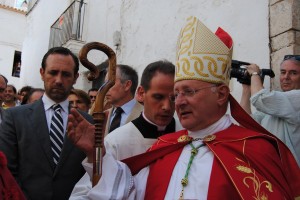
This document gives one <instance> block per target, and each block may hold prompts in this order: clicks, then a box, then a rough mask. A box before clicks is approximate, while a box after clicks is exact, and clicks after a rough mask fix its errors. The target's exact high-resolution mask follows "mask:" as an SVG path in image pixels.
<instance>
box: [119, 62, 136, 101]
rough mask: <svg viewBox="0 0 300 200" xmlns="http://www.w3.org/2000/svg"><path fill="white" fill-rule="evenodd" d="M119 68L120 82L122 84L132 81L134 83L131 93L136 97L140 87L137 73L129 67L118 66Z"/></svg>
mask: <svg viewBox="0 0 300 200" xmlns="http://www.w3.org/2000/svg"><path fill="white" fill-rule="evenodd" d="M117 68H119V71H120V81H121V83H125V82H126V81H128V80H130V81H131V82H132V85H131V88H130V92H131V94H132V96H134V95H135V90H136V88H137V85H138V81H139V80H138V79H139V78H138V74H137V72H136V71H135V70H134V69H133V68H132V67H130V66H128V65H117Z"/></svg>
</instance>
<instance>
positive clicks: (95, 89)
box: [88, 88, 98, 94]
mask: <svg viewBox="0 0 300 200" xmlns="http://www.w3.org/2000/svg"><path fill="white" fill-rule="evenodd" d="M90 92H98V89H97V88H91V89H89V90H88V94H89V93H90Z"/></svg>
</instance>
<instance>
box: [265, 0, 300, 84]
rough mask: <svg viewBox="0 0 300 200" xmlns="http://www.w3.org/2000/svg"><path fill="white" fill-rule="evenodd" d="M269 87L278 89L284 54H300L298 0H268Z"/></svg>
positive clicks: (299, 3)
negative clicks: (272, 76)
mask: <svg viewBox="0 0 300 200" xmlns="http://www.w3.org/2000/svg"><path fill="white" fill-rule="evenodd" d="M269 3H270V5H269V9H270V19H269V20H270V52H271V54H270V56H271V58H270V62H271V63H270V64H271V66H272V69H273V71H274V72H275V78H274V79H273V80H272V81H271V89H275V90H280V83H279V74H280V70H279V68H280V63H281V61H282V59H283V57H284V55H286V54H300V0H270V1H269Z"/></svg>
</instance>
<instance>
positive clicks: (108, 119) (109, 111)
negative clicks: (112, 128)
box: [104, 107, 114, 136]
mask: <svg viewBox="0 0 300 200" xmlns="http://www.w3.org/2000/svg"><path fill="white" fill-rule="evenodd" d="M113 109H114V107H112V108H110V109H108V110H107V111H108V115H107V118H106V125H105V134H104V136H106V135H107V134H108V130H109V124H110V118H111V115H112V111H113Z"/></svg>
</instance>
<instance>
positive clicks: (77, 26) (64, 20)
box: [49, 0, 86, 48]
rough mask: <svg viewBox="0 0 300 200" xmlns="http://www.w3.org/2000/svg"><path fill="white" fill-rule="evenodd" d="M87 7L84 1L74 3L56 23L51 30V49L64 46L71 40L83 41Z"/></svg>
mask: <svg viewBox="0 0 300 200" xmlns="http://www.w3.org/2000/svg"><path fill="white" fill-rule="evenodd" d="M85 6H86V3H84V1H83V0H80V1H74V2H73V3H72V4H71V5H70V6H69V7H68V8H67V9H66V10H65V11H64V12H63V14H62V15H61V16H60V17H59V18H58V19H57V20H56V21H55V22H54V24H53V25H52V26H51V29H50V41H49V48H52V47H57V46H62V45H63V44H65V43H67V42H68V41H69V40H79V41H81V40H82V31H83V23H84V14H85Z"/></svg>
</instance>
